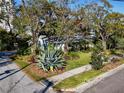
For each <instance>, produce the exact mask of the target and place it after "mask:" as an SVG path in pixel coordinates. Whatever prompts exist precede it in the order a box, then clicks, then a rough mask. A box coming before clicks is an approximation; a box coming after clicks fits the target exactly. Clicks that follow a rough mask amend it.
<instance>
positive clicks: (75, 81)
mask: <svg viewBox="0 0 124 93" xmlns="http://www.w3.org/2000/svg"><path fill="white" fill-rule="evenodd" d="M101 73H103V72H102V71H101V70H90V71H87V72H84V73H81V74H78V75H75V76H72V77H70V78H67V79H65V80H63V81H62V82H60V83H59V84H57V85H55V86H54V88H55V89H67V88H73V87H76V86H78V85H79V84H81V83H85V82H87V81H88V80H89V79H91V78H93V77H95V76H98V75H100V74H101Z"/></svg>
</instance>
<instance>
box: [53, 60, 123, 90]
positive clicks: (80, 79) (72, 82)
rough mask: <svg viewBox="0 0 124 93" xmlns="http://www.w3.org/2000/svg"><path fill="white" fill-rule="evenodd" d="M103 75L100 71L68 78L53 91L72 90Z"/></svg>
mask: <svg viewBox="0 0 124 93" xmlns="http://www.w3.org/2000/svg"><path fill="white" fill-rule="evenodd" d="M120 62H121V63H122V64H124V59H121V60H120ZM103 73H105V71H102V70H93V69H92V70H90V71H87V72H84V73H81V74H78V75H75V76H72V77H69V78H67V79H65V80H63V81H62V82H60V83H59V84H57V85H55V86H54V88H55V89H67V88H74V87H76V86H78V85H80V84H82V83H86V82H87V81H88V80H90V79H92V78H94V77H96V76H98V75H100V74H103Z"/></svg>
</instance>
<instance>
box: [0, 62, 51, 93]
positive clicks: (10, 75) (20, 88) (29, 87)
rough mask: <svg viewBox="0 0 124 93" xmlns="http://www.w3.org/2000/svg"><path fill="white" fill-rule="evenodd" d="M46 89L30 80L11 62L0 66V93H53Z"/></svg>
mask: <svg viewBox="0 0 124 93" xmlns="http://www.w3.org/2000/svg"><path fill="white" fill-rule="evenodd" d="M47 90H48V87H46V86H44V85H43V84H39V83H36V82H34V81H33V80H32V79H30V78H29V77H28V76H26V74H25V73H24V72H23V71H22V70H20V69H19V68H18V66H17V65H16V64H15V63H13V62H5V63H2V65H0V93H53V92H52V91H50V92H49V91H47Z"/></svg>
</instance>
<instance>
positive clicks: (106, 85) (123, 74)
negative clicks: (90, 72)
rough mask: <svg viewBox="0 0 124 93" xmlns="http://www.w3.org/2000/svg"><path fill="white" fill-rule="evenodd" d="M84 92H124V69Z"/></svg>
mask: <svg viewBox="0 0 124 93" xmlns="http://www.w3.org/2000/svg"><path fill="white" fill-rule="evenodd" d="M84 93H124V69H123V70H121V71H120V72H118V73H116V74H114V75H112V76H111V77H109V78H106V79H105V80H102V81H101V82H100V83H98V84H97V85H95V86H93V87H92V88H90V89H88V90H87V91H85V92H84Z"/></svg>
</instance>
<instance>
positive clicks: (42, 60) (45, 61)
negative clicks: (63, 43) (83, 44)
mask: <svg viewBox="0 0 124 93" xmlns="http://www.w3.org/2000/svg"><path fill="white" fill-rule="evenodd" d="M37 62H38V66H39V67H40V68H42V69H43V70H44V71H53V70H54V69H56V70H57V69H60V68H63V67H64V66H65V60H64V59H63V52H62V51H61V50H55V49H49V48H44V50H43V49H41V51H40V53H39V55H38V57H37Z"/></svg>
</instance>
